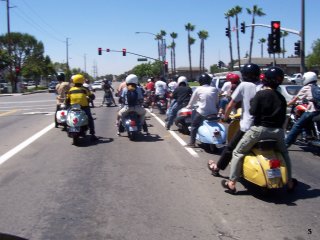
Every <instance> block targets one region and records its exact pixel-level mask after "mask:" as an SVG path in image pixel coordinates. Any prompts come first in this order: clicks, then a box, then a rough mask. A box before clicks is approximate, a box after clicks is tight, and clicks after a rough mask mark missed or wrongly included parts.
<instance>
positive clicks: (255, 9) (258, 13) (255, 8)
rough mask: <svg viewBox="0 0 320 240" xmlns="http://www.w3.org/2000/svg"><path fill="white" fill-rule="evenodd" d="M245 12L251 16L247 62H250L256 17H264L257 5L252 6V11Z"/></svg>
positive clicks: (248, 9)
mask: <svg viewBox="0 0 320 240" xmlns="http://www.w3.org/2000/svg"><path fill="white" fill-rule="evenodd" d="M247 12H248V14H249V15H252V22H251V23H252V27H251V39H250V51H249V62H251V56H252V47H253V38H254V25H253V24H255V23H256V20H255V18H256V16H258V17H262V16H264V15H266V14H265V13H264V12H263V11H262V8H259V7H258V6H257V5H254V6H253V8H252V9H250V8H247Z"/></svg>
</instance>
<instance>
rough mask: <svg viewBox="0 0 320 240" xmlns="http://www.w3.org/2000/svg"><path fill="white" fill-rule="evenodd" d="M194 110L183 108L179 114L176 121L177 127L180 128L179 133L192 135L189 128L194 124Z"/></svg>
mask: <svg viewBox="0 0 320 240" xmlns="http://www.w3.org/2000/svg"><path fill="white" fill-rule="evenodd" d="M191 116H192V110H191V109H189V108H185V107H184V108H181V109H180V110H179V111H178V112H177V116H176V118H175V120H174V123H175V125H176V126H177V127H178V131H179V132H181V133H184V134H190V130H189V127H190V125H191V122H192V118H191Z"/></svg>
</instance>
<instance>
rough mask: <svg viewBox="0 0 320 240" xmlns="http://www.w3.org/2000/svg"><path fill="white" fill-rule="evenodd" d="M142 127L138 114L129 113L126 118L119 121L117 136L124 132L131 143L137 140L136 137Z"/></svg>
mask: <svg viewBox="0 0 320 240" xmlns="http://www.w3.org/2000/svg"><path fill="white" fill-rule="evenodd" d="M141 129H142V125H141V123H140V118H139V116H138V114H137V113H136V112H134V111H132V112H129V113H128V115H127V116H125V117H123V118H121V119H120V122H119V127H118V135H119V136H120V133H122V132H124V131H126V132H127V134H128V137H129V139H130V140H131V141H133V140H135V139H136V138H137V135H138V134H139V133H140V132H141Z"/></svg>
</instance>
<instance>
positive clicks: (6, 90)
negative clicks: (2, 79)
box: [0, 83, 8, 93]
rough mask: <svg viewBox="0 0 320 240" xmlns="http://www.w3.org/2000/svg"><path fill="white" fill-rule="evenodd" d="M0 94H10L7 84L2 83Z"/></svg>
mask: <svg viewBox="0 0 320 240" xmlns="http://www.w3.org/2000/svg"><path fill="white" fill-rule="evenodd" d="M0 93H8V85H7V84H6V83H0Z"/></svg>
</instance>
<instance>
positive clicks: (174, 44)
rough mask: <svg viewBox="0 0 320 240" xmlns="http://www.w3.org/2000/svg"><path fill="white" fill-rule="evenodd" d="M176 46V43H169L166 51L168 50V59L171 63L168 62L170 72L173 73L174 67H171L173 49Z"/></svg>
mask: <svg viewBox="0 0 320 240" xmlns="http://www.w3.org/2000/svg"><path fill="white" fill-rule="evenodd" d="M175 46H176V43H175V42H171V44H170V45H168V46H167V48H168V49H170V59H171V62H170V65H171V72H172V73H173V71H174V67H173V62H174V61H173V49H174V48H175Z"/></svg>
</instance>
